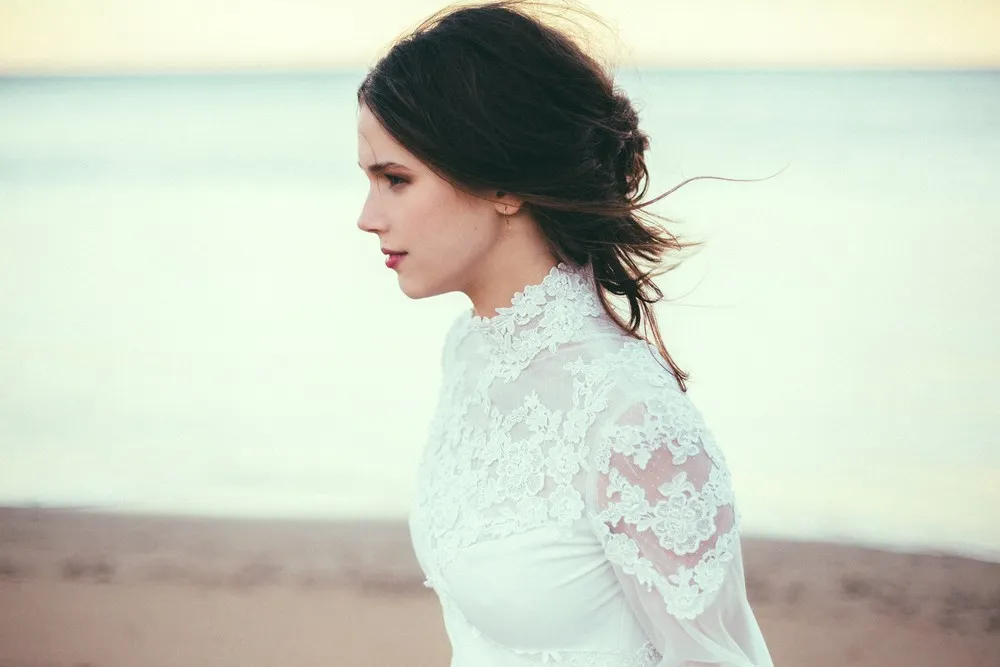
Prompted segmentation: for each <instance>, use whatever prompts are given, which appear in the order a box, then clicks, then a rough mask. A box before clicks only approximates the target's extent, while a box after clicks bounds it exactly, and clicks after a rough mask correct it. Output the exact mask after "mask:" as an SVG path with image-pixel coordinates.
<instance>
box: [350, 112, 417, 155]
mask: <svg viewBox="0 0 1000 667" xmlns="http://www.w3.org/2000/svg"><path fill="white" fill-rule="evenodd" d="M358 157H359V158H361V159H362V161H365V160H367V161H368V162H376V161H379V162H386V161H393V162H402V161H403V160H407V159H408V158H409V159H412V156H411V155H410V152H409V151H407V150H406V149H405V148H403V146H402V145H400V144H399V142H397V141H396V140H395V139H393V138H392V135H390V134H389V133H388V132H386V130H385V128H384V127H382V124H381V123H379V122H378V119H377V118H375V114H373V113H372V112H371V110H370V109H369V108H368V106H367V105H365V104H362V105H361V108H360V109H359V110H358Z"/></svg>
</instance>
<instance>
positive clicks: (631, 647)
mask: <svg viewBox="0 0 1000 667" xmlns="http://www.w3.org/2000/svg"><path fill="white" fill-rule="evenodd" d="M442 373H443V376H442V383H441V389H440V395H439V400H438V406H437V410H436V412H435V414H434V418H433V420H432V422H431V427H430V433H429V437H428V441H427V445H426V449H425V451H424V454H423V457H422V460H421V463H420V469H419V475H418V484H417V495H416V499H415V502H414V506H413V510H412V512H411V514H410V531H411V536H412V539H413V545H414V551H415V553H416V555H417V558H418V560H419V562H420V565H421V567H422V568H423V570H424V572H425V574H426V577H427V580H426V582H425V584H426V585H427V586H429V587H431V588H433V589H434V590H435V592H436V593H437V595H438V597H439V599H440V601H441V607H442V612H443V615H444V622H445V628H446V631H447V633H448V637H449V639H450V641H451V645H452V662H451V665H452V667H527V666H529V665H549V664H552V665H564V666H567V667H569V666H572V667H695V666H698V667H701V666H706V665H721V666H726V667H772V666H773V663H772V661H771V659H770V657H769V654H768V650H767V647H766V645H765V642H764V639H763V636H762V634H761V632H760V629H759V627H758V625H757V622H756V620H755V618H754V614H753V611H752V609H751V608H750V605H749V604H748V602H747V599H746V589H745V584H744V573H743V561H742V554H741V550H740V540H739V530H740V517H739V512H738V510H737V507H736V502H735V498H734V494H733V488H732V481H731V478H730V475H729V470H728V468H727V467H726V462H725V458H724V456H723V453H722V451H721V449H720V448H719V447H718V445H717V444H716V443H715V440H714V438H713V436H712V433H711V431H710V430H709V429H708V428H707V426H706V425H705V423H704V420H703V419H702V416H701V414H700V412H699V411H698V410H697V408H696V407H695V406H694V404H693V403H692V402H691V400H690V399H689V398H688V396H687V394H685V393H684V392H682V391H681V390H680V387H679V386H678V384H677V382H676V379H675V378H674V377H673V376H672V374H671V373H670V371H669V370H667V368H665V362H664V361H663V359H662V358H661V357H660V356H659V355H658V353H657V352H656V350H655V348H653V347H652V346H650V345H648V344H647V343H646V342H644V341H641V340H636V339H633V338H629V337H628V336H626V335H625V334H624V333H622V332H621V331H620V330H619V329H618V327H617V326H616V325H615V324H614V322H613V321H612V320H611V319H610V317H608V316H607V314H606V313H605V312H604V310H603V308H602V307H601V305H600V302H599V301H598V298H597V293H596V288H595V287H594V285H593V278H592V273H591V271H590V269H589V267H574V266H570V265H567V264H559V265H558V266H556V267H553V269H552V270H551V271H550V272H549V274H548V275H547V276H546V277H545V279H544V280H543V281H542V282H541V283H539V284H536V285H529V286H528V287H526V288H525V289H524V290H523V291H522V292H520V293H518V294H517V295H515V297H514V300H513V303H512V304H511V306H510V307H509V308H505V309H500V310H499V311H498V313H497V315H496V316H494V317H492V318H478V317H474V316H473V315H472V314H471V313H463V314H462V316H460V317H459V318H458V319H457V320H456V321H455V323H454V324H453V326H452V327H451V329H450V330H449V332H448V335H447V337H446V340H445V345H444V350H443V354H442Z"/></svg>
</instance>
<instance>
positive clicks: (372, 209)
mask: <svg viewBox="0 0 1000 667" xmlns="http://www.w3.org/2000/svg"><path fill="white" fill-rule="evenodd" d="M358 229H360V230H361V231H363V232H371V233H372V234H378V233H380V232H383V231H385V221H384V219H383V217H382V215H381V213H380V212H379V211H378V208H377V206H376V205H375V203H374V202H373V201H372V197H370V196H369V197H368V198H367V199H366V200H365V205H364V206H362V207H361V214H360V215H359V216H358Z"/></svg>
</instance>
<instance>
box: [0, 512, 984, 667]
mask: <svg viewBox="0 0 1000 667" xmlns="http://www.w3.org/2000/svg"><path fill="white" fill-rule="evenodd" d="M744 553H745V557H746V565H747V583H748V591H749V594H750V598H751V603H752V604H753V606H754V608H755V610H756V612H757V615H758V618H759V620H760V624H761V626H762V628H763V630H764V634H765V637H766V638H767V641H768V644H769V646H770V647H771V651H772V654H773V656H774V659H775V663H776V664H777V665H778V666H779V667H786V666H787V667H791V666H793V665H802V666H809V667H833V666H837V667H841V666H844V665H858V666H863V667H868V666H871V667H875V666H876V665H877V666H879V667H891V666H896V665H898V666H900V667H904V666H905V667H965V666H968V667H973V666H975V667H1000V564H998V563H989V562H983V561H977V560H972V559H966V558H959V557H955V556H946V555H932V554H905V553H892V552H883V551H876V550H872V549H865V548H860V547H853V546H845V545H839V544H824V543H797V542H782V541H772V540H755V539H746V540H745V543H744ZM422 581H423V577H422V575H421V574H420V572H419V570H418V568H417V566H416V563H415V561H414V560H413V554H412V550H411V548H410V543H409V538H408V535H407V532H406V527H405V525H404V524H402V523H377V522H364V523H343V522H340V523H335V522H308V521H257V520H254V521H249V520H222V519H199V518H178V517H151V516H135V515H110V514H100V513H95V512H86V511H75V510H53V509H0V667H84V666H87V667H166V666H168V665H170V666H184V667H199V666H202V665H204V666H206V667H207V666H209V665H210V666H212V667H228V666H232V667H265V666H275V667H277V666H279V665H280V666H281V667H312V666H314V665H315V666H319V665H323V666H327V667H328V666H332V665H335V666H338V667H339V666H345V667H353V666H358V667H361V666H364V667H368V666H378V667H383V666H388V665H392V666H397V665H407V666H413V667H421V666H427V667H446V666H447V665H448V660H449V657H450V650H449V648H448V643H447V640H446V638H445V636H444V629H443V626H442V623H441V615H440V610H439V608H438V605H437V601H436V599H435V598H434V597H433V593H431V592H430V591H429V590H428V589H425V588H424V587H423V586H422V584H421V582H422Z"/></svg>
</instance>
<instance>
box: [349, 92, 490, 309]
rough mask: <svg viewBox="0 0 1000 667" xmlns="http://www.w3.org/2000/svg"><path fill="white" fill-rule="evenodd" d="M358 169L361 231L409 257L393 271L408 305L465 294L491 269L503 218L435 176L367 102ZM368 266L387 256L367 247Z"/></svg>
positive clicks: (484, 202) (486, 203)
mask: <svg viewBox="0 0 1000 667" xmlns="http://www.w3.org/2000/svg"><path fill="white" fill-rule="evenodd" d="M358 163H359V165H360V166H361V168H362V169H363V170H364V171H365V174H366V175H367V177H368V197H367V199H365V204H364V208H362V209H361V215H360V217H359V218H358V227H359V228H360V229H362V230H364V231H366V232H371V233H372V234H375V235H376V236H378V240H379V244H380V245H381V247H382V248H383V249H385V250H392V251H398V252H404V253H406V255H404V256H403V257H402V259H401V260H400V261H399V262H398V264H397V265H396V266H395V271H396V273H397V278H398V280H399V287H400V289H402V290H403V293H404V294H406V295H407V296H409V297H410V298H412V299H420V298H424V297H428V296H434V295H436V294H444V293H446V292H453V291H462V292H466V293H468V292H469V289H470V288H472V287H473V285H474V284H475V283H476V282H477V280H478V276H479V275H480V274H481V273H482V268H483V267H485V266H487V265H489V264H490V263H491V262H489V261H488V260H489V259H490V254H491V251H492V250H494V249H495V248H496V246H497V242H498V241H499V240H500V237H501V234H502V229H503V218H502V217H501V216H500V215H499V214H498V211H497V209H496V207H495V205H494V204H493V202H490V201H488V200H484V199H479V198H477V197H473V196H471V195H468V194H466V193H464V192H462V191H460V190H458V189H457V188H455V187H453V186H452V185H451V184H450V183H448V182H447V181H445V180H444V179H442V178H441V177H439V176H438V175H437V174H435V173H434V172H433V171H431V170H430V168H428V167H427V166H426V165H425V164H423V163H422V162H420V161H419V160H418V159H417V158H416V157H414V156H413V155H412V154H410V152H409V151H407V150H406V149H405V148H403V146H401V145H400V144H399V143H397V142H396V140H395V139H393V138H392V137H391V136H390V135H389V133H388V132H386V130H385V129H384V128H383V127H382V125H381V124H379V122H378V120H377V119H376V118H375V116H374V114H372V112H371V111H370V110H369V109H368V107H367V106H366V105H364V104H362V105H361V109H360V111H359V113H358ZM372 261H373V262H375V261H384V256H383V255H380V254H379V253H378V251H377V250H375V249H374V248H373V249H372Z"/></svg>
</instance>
